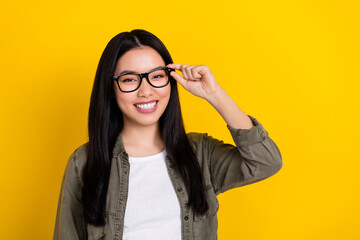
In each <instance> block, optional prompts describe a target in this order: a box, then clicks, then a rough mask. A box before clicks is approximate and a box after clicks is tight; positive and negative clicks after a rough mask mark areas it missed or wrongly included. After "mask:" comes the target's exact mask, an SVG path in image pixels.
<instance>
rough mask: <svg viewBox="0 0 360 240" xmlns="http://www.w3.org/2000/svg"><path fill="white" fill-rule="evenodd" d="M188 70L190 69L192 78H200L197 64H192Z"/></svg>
mask: <svg viewBox="0 0 360 240" xmlns="http://www.w3.org/2000/svg"><path fill="white" fill-rule="evenodd" d="M190 70H191V76H192V77H193V79H194V80H200V79H201V78H202V76H201V74H200V73H199V67H198V66H194V67H193V68H191V69H190Z"/></svg>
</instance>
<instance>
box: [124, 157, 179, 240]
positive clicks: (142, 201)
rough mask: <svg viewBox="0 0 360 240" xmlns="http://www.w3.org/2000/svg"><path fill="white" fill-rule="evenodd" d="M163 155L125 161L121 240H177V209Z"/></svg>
mask: <svg viewBox="0 0 360 240" xmlns="http://www.w3.org/2000/svg"><path fill="white" fill-rule="evenodd" d="M165 157H166V151H165V150H164V151H162V152H161V153H158V154H155V155H152V156H147V157H129V162H130V175H129V188H128V199H127V203H126V210H125V218H124V233H123V239H124V240H138V239H141V240H153V239H156V240H169V239H172V240H180V239H181V216H180V205H179V201H178V198H177V196H176V193H175V190H174V187H173V186H172V183H171V180H170V176H169V174H168V171H167V168H166V165H165Z"/></svg>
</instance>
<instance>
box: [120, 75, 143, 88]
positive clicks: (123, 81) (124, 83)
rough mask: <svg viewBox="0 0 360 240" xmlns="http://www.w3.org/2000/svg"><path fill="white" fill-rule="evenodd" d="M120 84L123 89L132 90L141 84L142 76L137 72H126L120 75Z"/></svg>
mask: <svg viewBox="0 0 360 240" xmlns="http://www.w3.org/2000/svg"><path fill="white" fill-rule="evenodd" d="M118 82H119V85H120V88H121V90H123V91H132V90H134V89H136V88H137V87H138V86H139V83H140V76H139V75H135V74H126V75H123V76H120V77H119V80H118Z"/></svg>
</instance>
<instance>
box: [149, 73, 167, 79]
mask: <svg viewBox="0 0 360 240" xmlns="http://www.w3.org/2000/svg"><path fill="white" fill-rule="evenodd" d="M163 77H164V75H162V74H158V75H155V76H153V77H152V78H154V79H157V78H163Z"/></svg>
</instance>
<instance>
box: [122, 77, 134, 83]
mask: <svg viewBox="0 0 360 240" xmlns="http://www.w3.org/2000/svg"><path fill="white" fill-rule="evenodd" d="M121 82H123V83H127V82H136V79H133V78H125V79H122V80H121Z"/></svg>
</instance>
